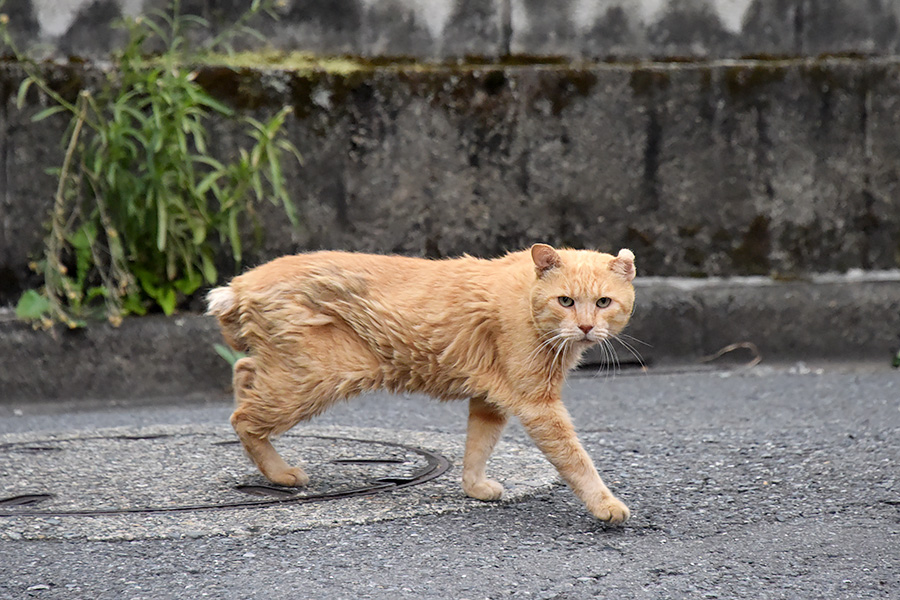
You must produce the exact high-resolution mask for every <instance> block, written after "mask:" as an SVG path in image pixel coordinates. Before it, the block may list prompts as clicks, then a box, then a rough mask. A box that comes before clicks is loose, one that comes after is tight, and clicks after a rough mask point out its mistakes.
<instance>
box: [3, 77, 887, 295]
mask: <svg viewBox="0 0 900 600" xmlns="http://www.w3.org/2000/svg"><path fill="white" fill-rule="evenodd" d="M78 69H79V67H74V66H73V67H66V68H62V67H59V68H58V70H57V71H56V75H55V78H56V79H57V80H58V81H59V84H60V85H68V86H70V88H72V89H70V90H69V92H70V93H72V92H73V91H74V86H75V84H77V83H78V82H79V81H81V79H82V75H81V74H80V72H79V71H78ZM198 80H199V81H200V82H201V83H202V84H203V85H205V86H206V87H207V88H208V89H209V90H210V91H211V92H212V93H214V94H215V95H217V96H218V97H220V98H222V99H224V100H225V101H227V102H231V103H233V104H234V105H235V106H238V107H240V108H242V109H244V110H251V111H257V112H259V113H260V114H264V113H271V112H272V111H274V110H276V109H277V108H280V107H281V106H283V105H285V104H289V105H292V106H293V107H294V109H295V110H294V116H293V117H291V118H290V120H289V121H288V123H287V133H288V135H289V136H290V138H291V140H292V141H293V142H294V143H295V144H296V145H297V146H298V148H299V149H300V151H301V152H302V153H303V155H304V157H305V164H304V166H303V167H302V168H297V167H291V168H290V169H289V170H288V171H287V173H288V177H289V178H290V186H291V188H292V189H293V190H295V198H296V201H297V203H298V207H299V209H300V213H301V215H302V217H303V221H304V225H303V227H302V228H301V229H299V230H291V228H290V226H289V225H288V224H287V223H286V220H285V219H284V218H283V217H282V216H280V215H279V214H278V213H277V212H276V211H274V210H270V209H268V208H264V209H263V210H262V218H263V220H264V229H265V231H266V242H265V246H264V247H263V248H261V249H258V250H257V252H256V253H255V254H253V255H251V257H250V258H249V259H248V262H249V263H251V264H252V263H254V262H257V261H260V260H263V259H265V258H269V257H272V256H275V255H278V254H283V253H286V252H293V251H297V250H302V249H316V248H344V249H350V250H364V251H378V252H399V253H407V254H414V255H425V256H432V257H439V256H449V255H457V254H460V253H463V252H469V253H473V254H477V255H483V256H490V255H496V254H499V253H502V252H504V251H507V250H510V249H518V248H521V247H524V246H527V245H529V244H531V243H533V242H535V241H547V242H550V243H554V244H569V245H574V246H587V247H596V248H600V249H609V250H614V249H617V248H619V247H623V246H624V247H630V248H632V249H633V250H634V251H635V253H636V254H637V256H638V261H639V264H640V269H641V273H642V274H644V275H667V276H674V275H682V276H711V275H753V274H777V275H782V276H787V277H804V276H806V275H808V274H810V273H817V272H829V271H846V270H848V269H853V268H859V269H891V268H897V267H898V266H900V189H898V185H900V61H897V60H893V59H891V60H888V59H879V60H872V59H867V60H862V59H827V60H793V61H777V62H727V63H722V64H683V63H666V64H652V65H631V66H627V65H619V66H611V65H594V66H590V67H585V68H583V69H572V68H567V67H547V66H531V67H496V66H494V67H472V68H462V67H459V68H449V67H446V68H445V67H442V68H435V69H432V70H422V69H419V68H372V69H368V70H361V71H359V72H355V73H350V74H335V73H324V72H320V73H312V74H309V73H307V74H300V73H292V72H281V71H271V72H266V73H258V72H250V71H243V72H234V71H232V70H229V69H225V68H208V69H205V70H203V71H202V72H201V73H200V75H199V77H198ZM16 86H17V76H16V74H15V69H7V70H6V71H5V72H4V74H3V77H2V78H0V90H2V91H3V93H4V96H3V99H4V100H3V102H2V104H0V106H2V112H0V159H2V169H0V190H2V195H0V207H2V208H0V301H3V302H8V301H12V300H14V299H15V298H16V297H17V295H18V293H19V291H20V290H21V289H22V288H23V287H27V286H28V285H33V284H34V281H33V279H30V277H31V276H30V275H29V272H28V269H27V263H28V261H29V260H30V259H31V257H33V256H34V255H36V254H37V253H38V252H39V251H40V248H41V237H42V235H43V228H42V223H41V221H42V219H43V215H45V214H46V211H47V209H48V208H49V206H50V203H51V200H52V196H53V192H54V189H55V180H54V179H53V177H51V176H49V175H44V174H43V169H44V168H45V167H47V166H52V165H58V164H59V163H60V161H61V154H62V150H61V148H60V144H59V140H60V138H61V136H62V134H63V131H64V129H65V126H66V120H65V118H59V119H56V120H52V119H51V120H48V121H45V122H41V123H37V124H33V123H30V122H29V117H30V115H31V114H33V112H34V111H35V110H37V109H38V108H39V107H38V106H33V105H32V106H29V107H27V109H26V110H23V111H19V110H17V109H16V108H15V103H14V99H15V98H14V97H15V94H14V91H15V89H16ZM213 135H214V137H215V138H216V145H215V147H217V148H218V151H219V152H222V153H227V152H228V149H229V148H234V147H235V145H236V144H237V143H238V141H237V140H236V139H235V137H234V135H233V131H231V130H230V129H229V127H227V126H226V125H225V124H219V125H218V126H216V127H214V131H213Z"/></svg>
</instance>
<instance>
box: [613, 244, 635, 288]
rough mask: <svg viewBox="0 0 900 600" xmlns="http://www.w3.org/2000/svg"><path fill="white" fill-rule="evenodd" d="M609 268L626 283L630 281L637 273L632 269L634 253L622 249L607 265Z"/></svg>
mask: <svg viewBox="0 0 900 600" xmlns="http://www.w3.org/2000/svg"><path fill="white" fill-rule="evenodd" d="M609 268H610V269H612V270H613V271H615V272H616V273H618V274H619V275H621V276H622V277H624V278H625V279H627V280H628V281H632V280H633V279H634V276H635V275H637V271H636V270H635V268H634V252H632V251H631V250H629V249H627V248H622V249H621V250H619V254H618V255H616V257H615V258H614V259H613V260H612V262H611V263H610V264H609Z"/></svg>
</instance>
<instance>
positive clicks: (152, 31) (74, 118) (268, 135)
mask: <svg viewBox="0 0 900 600" xmlns="http://www.w3.org/2000/svg"><path fill="white" fill-rule="evenodd" d="M261 11H266V12H269V13H270V14H271V6H270V5H267V4H264V3H263V2H262V0H254V1H253V2H252V4H251V6H250V8H249V9H248V11H247V12H246V13H245V14H244V16H243V17H241V19H239V20H238V22H237V23H236V24H235V26H234V28H233V29H231V30H229V31H230V32H231V33H232V34H237V33H247V32H249V31H252V30H249V28H248V27H247V25H246V22H247V20H249V18H250V17H252V16H253V15H255V14H257V13H259V12H261ZM122 26H123V27H124V28H125V29H126V31H127V34H128V35H127V43H126V44H125V46H124V48H123V49H122V50H121V51H120V52H119V53H117V54H116V55H115V56H114V57H113V58H114V60H113V63H114V66H115V68H114V69H111V70H110V71H109V73H108V75H107V76H106V78H105V80H104V81H103V83H102V85H101V86H100V89H99V90H98V91H96V92H92V91H89V90H84V91H82V92H81V93H80V94H79V95H78V97H77V98H76V99H75V100H74V101H70V100H67V99H66V98H64V97H63V96H62V95H61V94H60V93H58V92H57V91H56V90H54V88H53V87H52V86H51V85H50V84H49V83H48V81H47V80H46V79H45V78H44V77H43V76H42V74H41V71H40V69H39V68H38V67H37V65H35V64H34V63H33V62H30V61H29V60H28V59H27V58H24V57H23V56H22V55H21V54H20V53H19V52H17V51H16V50H15V46H14V44H13V41H12V39H11V37H10V35H9V32H8V30H7V24H6V20H5V19H3V18H0V35H2V38H3V40H4V41H5V43H6V44H7V45H8V46H9V47H11V48H12V49H13V51H14V52H15V54H16V56H17V58H18V59H19V61H20V64H21V65H22V66H23V68H24V69H25V72H26V75H27V76H26V78H25V79H24V81H23V82H22V84H21V86H20V87H19V90H18V97H17V101H18V105H19V106H20V107H21V106H23V105H24V103H25V100H26V98H27V96H28V94H29V90H31V89H32V88H37V89H39V90H40V92H42V93H43V94H44V95H45V96H46V97H48V98H49V99H50V101H51V102H50V104H51V105H50V107H49V108H47V109H45V110H42V111H40V112H38V113H37V114H35V115H34V116H33V118H32V120H33V121H40V120H42V119H47V118H49V117H51V116H52V115H55V114H58V113H68V114H69V115H70V118H71V121H70V124H69V128H68V130H67V133H66V138H65V143H64V146H65V149H66V151H65V156H64V159H63V162H62V165H61V166H60V167H59V168H58V169H54V170H53V171H52V172H53V174H54V175H56V176H57V177H58V186H57V190H56V195H55V198H54V204H53V209H52V211H51V215H50V223H49V232H48V234H47V237H46V240H45V250H44V255H43V257H42V258H41V259H40V260H39V261H36V262H35V263H33V265H32V266H33V268H34V269H35V270H36V271H38V272H39V273H40V274H41V275H42V276H43V279H44V286H43V288H42V289H41V290H29V291H27V292H25V294H23V295H22V297H21V299H20V301H19V304H18V306H17V314H18V316H19V317H20V318H23V319H28V320H34V321H37V322H38V323H41V324H43V325H44V326H45V327H49V326H50V325H52V324H53V323H55V322H62V323H65V324H67V325H68V326H69V327H78V326H83V325H84V324H85V323H86V322H87V320H88V319H89V318H92V317H103V316H105V317H106V318H107V319H108V320H109V321H111V322H112V323H113V324H118V323H119V322H121V319H122V317H123V316H124V315H127V314H144V313H146V312H147V310H148V309H153V308H154V307H158V308H159V309H161V310H162V311H163V312H164V313H165V314H171V313H172V312H173V311H174V310H175V309H176V306H177V305H178V303H179V300H180V299H183V298H185V297H188V296H190V295H191V294H193V293H194V292H196V291H197V290H198V289H199V288H200V287H201V286H203V285H205V284H213V283H215V282H216V281H217V279H218V270H217V268H216V264H217V261H216V258H217V252H219V251H224V252H225V253H226V254H227V255H228V256H229V257H230V259H231V260H232V261H233V262H234V263H236V264H240V262H241V257H242V239H241V235H240V231H241V224H242V223H243V222H244V220H245V219H246V218H248V217H252V216H253V214H254V206H255V204H257V203H259V202H261V201H263V200H267V201H271V202H274V203H276V204H278V205H280V206H281V207H282V208H283V210H284V211H285V213H286V215H287V217H288V219H289V220H290V221H291V223H292V224H294V225H296V224H297V216H296V214H295V212H294V209H293V205H292V203H291V200H290V198H289V195H288V192H287V189H286V188H285V183H284V176H283V174H282V161H283V160H284V159H285V157H288V156H294V157H295V158H296V159H297V160H299V159H300V156H299V154H298V153H297V150H296V148H295V147H294V146H293V145H292V144H290V142H288V141H287V140H286V139H284V138H283V137H282V135H281V133H280V132H281V128H282V126H283V124H284V121H285V119H286V118H287V116H288V114H289V112H290V109H289V108H285V109H282V110H281V111H279V112H278V113H277V114H275V115H274V116H272V117H271V118H270V119H269V120H267V121H264V122H263V121H258V120H256V119H253V118H250V117H248V116H243V117H240V121H241V122H242V123H243V125H244V131H245V133H246V135H247V139H248V142H249V148H242V149H240V150H239V152H238V155H237V156H236V157H234V158H233V159H232V160H229V161H223V160H219V159H217V158H215V157H213V156H211V155H210V153H209V151H208V139H207V138H208V136H207V130H206V122H207V121H208V119H209V118H210V116H212V115H215V116H217V117H219V118H222V117H224V118H231V119H237V118H238V117H237V116H236V115H235V114H234V113H233V111H232V110H231V109H230V108H229V107H227V106H225V105H223V104H222V103H220V102H218V101H217V100H215V99H214V98H212V97H211V96H210V95H209V94H208V93H207V92H206V91H205V90H204V89H203V88H202V87H200V86H199V85H198V84H197V83H196V82H195V77H196V73H195V72H193V71H191V70H190V69H189V68H188V66H186V65H190V64H191V62H192V59H196V58H197V55H196V54H194V55H189V54H188V51H187V43H186V39H187V38H186V36H187V34H188V33H189V31H190V30H192V29H194V28H208V27H209V24H208V23H207V22H206V21H204V20H203V19H201V18H199V17H197V16H194V15H186V14H181V10H180V6H179V2H178V0H174V1H173V2H172V4H171V5H170V7H169V10H168V11H166V12H162V11H157V12H153V13H149V14H148V15H144V16H142V17H138V18H135V19H126V20H125V21H124V23H123V25H122ZM230 37H231V36H230V35H229V32H225V33H223V34H220V35H219V36H218V37H216V38H213V39H212V42H211V43H210V48H214V47H216V46H220V47H221V46H222V45H227V44H228V40H229V39H230ZM160 46H161V47H162V48H163V50H162V52H161V53H160V54H158V55H156V56H148V55H147V53H146V49H147V48H150V47H160ZM193 62H196V61H195V60H194V61H193Z"/></svg>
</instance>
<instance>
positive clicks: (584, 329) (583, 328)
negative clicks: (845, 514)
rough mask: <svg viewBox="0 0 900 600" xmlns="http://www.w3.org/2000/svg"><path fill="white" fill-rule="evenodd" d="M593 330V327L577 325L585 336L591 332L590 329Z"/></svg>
mask: <svg viewBox="0 0 900 600" xmlns="http://www.w3.org/2000/svg"><path fill="white" fill-rule="evenodd" d="M593 328H594V326H593V325H579V326H578V329H580V330H581V331H583V332H584V334H585V335H587V334H588V333H590V332H591V329H593Z"/></svg>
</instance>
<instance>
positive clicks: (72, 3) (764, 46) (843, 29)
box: [3, 0, 900, 58]
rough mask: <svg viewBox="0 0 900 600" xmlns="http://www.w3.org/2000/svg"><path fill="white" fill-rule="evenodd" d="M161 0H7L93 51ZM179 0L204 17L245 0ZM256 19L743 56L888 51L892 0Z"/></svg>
mask: <svg viewBox="0 0 900 600" xmlns="http://www.w3.org/2000/svg"><path fill="white" fill-rule="evenodd" d="M165 4H166V2H165V1H164V0H7V2H6V3H5V5H4V8H3V10H4V11H5V12H6V13H7V14H9V15H10V17H11V18H12V23H13V28H14V30H15V31H17V32H18V33H19V36H20V39H22V40H23V41H25V40H27V41H29V42H34V41H37V42H40V43H42V44H45V45H47V46H49V47H52V48H55V49H56V50H57V51H58V53H61V54H76V55H81V56H85V55H87V56H93V55H102V54H104V53H106V52H107V51H108V50H109V49H110V48H111V47H112V46H114V45H115V44H116V43H117V42H118V41H119V38H118V37H117V36H116V34H115V32H114V31H113V30H112V29H111V28H110V23H112V22H113V21H114V20H115V19H117V18H119V17H121V16H122V15H131V16H134V15H137V14H140V13H141V12H143V11H146V10H148V9H150V8H154V7H160V6H164V5H165ZM247 4H248V3H247V2H240V1H235V0H230V1H228V2H221V1H218V0H182V7H183V8H184V9H185V10H186V11H189V12H192V13H194V14H199V15H202V16H204V17H206V18H207V19H209V20H210V21H212V22H213V23H216V24H221V23H225V22H229V21H230V20H232V19H233V18H234V16H235V15H236V14H237V13H238V12H239V11H240V10H242V9H243V8H244V7H246V6H247ZM279 13H280V16H281V20H280V21H279V22H278V23H273V22H271V21H270V20H266V19H260V20H259V21H258V22H256V23H255V25H256V26H257V27H258V28H259V29H260V30H261V31H263V32H265V34H266V37H267V40H268V43H270V44H271V45H273V46H275V47H278V48H284V49H299V50H308V51H312V52H315V53H324V54H353V55H359V56H369V57H371V56H382V55H393V56H398V55H404V56H413V57H417V58H449V57H462V56H472V55H478V56H485V57H498V56H503V55H506V54H509V53H514V54H551V55H564V56H570V57H586V58H606V57H618V58H623V57H648V56H656V57H660V56H678V57H686V56H689V57H709V58H723V57H742V56H748V55H759V54H779V55H792V56H798V55H818V54H822V53H867V54H869V53H874V54H894V53H896V52H897V51H898V48H900V22H898V16H900V0H867V1H865V2H863V1H861V0H284V1H283V2H282V3H281V7H280V9H279Z"/></svg>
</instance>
